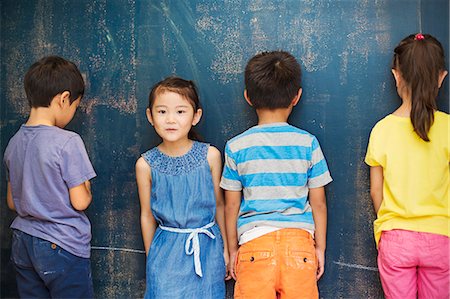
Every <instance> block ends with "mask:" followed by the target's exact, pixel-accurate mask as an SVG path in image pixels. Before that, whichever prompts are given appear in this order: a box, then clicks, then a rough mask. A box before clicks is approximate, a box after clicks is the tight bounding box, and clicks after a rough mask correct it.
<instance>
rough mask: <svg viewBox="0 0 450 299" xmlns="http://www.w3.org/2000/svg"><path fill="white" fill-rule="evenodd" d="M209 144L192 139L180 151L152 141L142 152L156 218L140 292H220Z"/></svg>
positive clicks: (218, 240) (222, 271) (185, 294)
mask: <svg viewBox="0 0 450 299" xmlns="http://www.w3.org/2000/svg"><path fill="white" fill-rule="evenodd" d="M208 147H209V145H208V144H206V143H201V142H197V141H194V143H193V145H192V148H191V149H190V150H189V152H188V153H186V154H185V155H183V156H180V157H170V156H167V155H165V154H163V153H162V152H160V151H159V150H158V148H156V147H155V148H153V149H151V150H149V151H147V152H146V153H144V154H142V157H143V158H144V159H145V160H146V161H147V163H149V165H150V167H151V171H152V190H151V208H152V213H153V216H154V217H155V219H156V222H157V223H158V224H159V227H158V228H157V229H156V232H155V235H154V237H153V241H152V244H151V246H150V251H149V254H148V256H147V267H146V283H147V286H146V292H145V298H158V299H159V298H170V299H177V298H183V299H188V298H196V299H197V298H202V299H204V298H206V299H207V298H214V299H216V298H217V299H223V298H225V281H224V278H225V262H224V259H223V240H222V237H221V234H220V230H219V227H218V226H217V224H215V223H214V218H215V211H216V199H215V195H214V187H213V182H212V176H211V171H210V168H209V164H208V161H207V159H206V155H207V152H208Z"/></svg>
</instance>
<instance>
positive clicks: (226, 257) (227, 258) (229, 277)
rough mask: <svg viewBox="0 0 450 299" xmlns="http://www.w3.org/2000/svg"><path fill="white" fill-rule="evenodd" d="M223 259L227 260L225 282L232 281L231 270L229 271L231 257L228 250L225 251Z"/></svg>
mask: <svg viewBox="0 0 450 299" xmlns="http://www.w3.org/2000/svg"><path fill="white" fill-rule="evenodd" d="M223 259H224V260H225V268H226V269H225V280H230V279H231V274H230V269H229V266H228V265H229V264H230V256H229V254H228V250H224V251H223Z"/></svg>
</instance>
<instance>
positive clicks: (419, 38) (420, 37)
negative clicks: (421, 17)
mask: <svg viewBox="0 0 450 299" xmlns="http://www.w3.org/2000/svg"><path fill="white" fill-rule="evenodd" d="M424 39H425V36H423V34H422V33H417V34H416V36H415V37H414V40H424Z"/></svg>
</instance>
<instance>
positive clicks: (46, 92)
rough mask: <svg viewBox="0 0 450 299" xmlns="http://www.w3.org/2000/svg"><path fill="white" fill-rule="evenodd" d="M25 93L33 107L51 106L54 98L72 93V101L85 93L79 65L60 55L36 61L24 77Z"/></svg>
mask: <svg viewBox="0 0 450 299" xmlns="http://www.w3.org/2000/svg"><path fill="white" fill-rule="evenodd" d="M24 86H25V93H26V94H27V98H28V103H29V104H30V106H31V107H34V108H37V107H49V106H50V103H51V102H52V100H53V98H54V97H55V96H56V95H58V94H60V93H62V92H64V91H68V92H69V93H70V103H72V102H73V101H75V100H76V99H78V98H80V97H83V95H84V80H83V77H82V76H81V73H80V71H79V70H78V68H77V66H76V65H75V64H74V63H73V62H70V61H68V60H65V59H64V58H61V57H58V56H47V57H44V58H42V59H40V60H39V61H37V62H35V63H34V64H33V65H31V67H30V68H29V69H28V71H27V73H26V74H25V78H24Z"/></svg>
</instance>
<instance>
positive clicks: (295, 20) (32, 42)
mask: <svg viewBox="0 0 450 299" xmlns="http://www.w3.org/2000/svg"><path fill="white" fill-rule="evenodd" d="M0 10H1V54H0V55H1V78H0V83H1V91H0V116H1V120H0V129H1V140H0V142H1V143H0V145H1V152H2V154H3V151H4V149H5V147H6V145H7V141H8V140H9V138H10V137H11V136H12V135H13V134H14V133H15V131H16V130H17V129H18V128H19V126H20V124H21V123H23V122H24V121H25V120H26V117H27V112H28V107H27V103H26V100H25V93H24V91H23V87H22V80H23V75H24V73H25V71H26V69H27V68H28V66H29V65H30V64H31V63H32V62H34V61H35V60H37V59H39V58H40V57H42V56H44V55H49V54H57V55H61V56H64V57H66V58H68V59H70V60H72V61H74V62H76V63H77V64H78V65H79V67H80V70H81V71H82V73H83V75H84V76H85V79H86V82H87V93H86V96H85V98H84V99H83V102H82V106H81V108H80V109H79V110H80V111H78V113H77V115H76V117H75V119H74V121H73V122H72V123H71V124H70V125H69V126H68V128H69V129H71V130H75V131H77V132H78V133H79V134H80V135H81V136H82V138H83V139H84V141H85V143H86V147H87V149H88V152H89V154H90V157H91V159H92V162H93V164H94V167H95V169H96V170H97V173H98V177H97V178H96V179H95V180H93V182H92V185H93V187H92V188H93V193H94V202H93V203H92V205H91V206H90V208H89V209H88V212H87V213H88V215H89V217H90V219H91V222H92V227H93V239H92V246H93V250H92V267H93V275H94V284H95V293H96V296H97V297H98V298H135V297H142V296H143V292H144V288H145V256H144V254H143V253H142V250H143V244H142V241H141V232H140V225H139V202H138V197H137V192H136V184H135V178H134V163H135V161H136V159H137V157H138V156H139V154H140V153H142V152H143V151H145V150H146V149H148V148H150V147H152V146H155V145H156V144H158V141H159V140H158V138H157V136H156V135H155V133H154V132H153V130H152V129H151V127H150V126H149V124H148V123H147V120H146V118H145V108H146V105H147V96H148V92H149V89H150V87H151V85H152V84H154V83H155V82H156V81H159V80H160V79H162V78H164V77H166V76H168V75H170V74H177V75H179V76H182V77H185V78H189V79H193V80H195V81H196V82H197V83H198V86H199V90H200V95H201V100H202V101H203V106H204V118H203V120H202V122H201V124H200V126H199V131H200V133H201V134H202V135H203V136H204V138H205V139H206V140H207V141H209V142H211V143H212V144H214V145H215V146H217V147H218V148H220V149H223V147H224V144H225V141H226V140H227V139H229V138H230V137H232V136H234V135H236V134H238V133H240V132H241V131H243V130H245V129H246V128H248V127H250V126H251V125H253V124H254V123H255V121H256V116H255V113H254V111H252V109H250V107H249V106H248V105H247V104H246V103H245V102H244V100H243V97H242V93H243V69H244V67H245V64H246V62H247V60H248V59H249V58H250V57H251V56H253V55H254V54H255V53H257V52H259V51H263V50H273V49H284V50H287V51H290V52H292V53H293V54H294V55H295V56H296V57H297V58H298V59H299V61H300V62H301V64H302V67H303V71H304V80H303V87H304V93H303V97H302V100H301V102H300V105H299V106H297V107H296V108H295V110H294V112H293V114H292V115H291V118H290V122H291V123H292V124H294V125H297V126H300V127H302V128H304V129H306V130H308V131H310V132H311V133H313V134H315V135H316V136H318V138H319V140H320V142H321V145H322V147H323V150H324V153H325V155H326V157H327V160H328V163H329V166H330V169H331V173H332V175H333V178H334V182H333V183H332V184H330V185H329V186H328V187H327V194H328V207H329V229H328V248H327V255H326V258H327V262H326V272H325V276H324V277H323V278H322V279H321V280H320V283H319V287H320V296H321V297H323V298H380V297H382V291H381V287H380V283H379V279H378V273H377V269H376V249H375V245H374V241H373V237H372V221H373V219H374V213H373V210H372V205H371V200H370V197H369V181H368V168H367V167H366V166H365V164H364V163H363V157H364V154H365V149H366V145H367V140H368V135H369V132H370V129H371V127H372V126H373V125H374V123H375V122H376V121H377V120H378V119H380V118H382V117H383V116H384V115H385V114H387V113H389V112H391V111H392V110H393V109H394V108H395V107H396V106H397V105H398V104H399V99H398V98H397V96H396V93H395V89H394V84H393V80H392V77H391V73H390V63H391V58H392V50H393V48H394V46H395V45H396V44H397V42H398V41H400V39H402V38H403V37H404V36H406V35H408V34H410V33H415V32H418V31H420V30H421V29H422V31H423V32H425V33H431V34H433V35H435V36H436V37H437V38H438V39H440V40H441V42H442V43H443V44H444V47H445V49H446V53H447V55H448V54H449V29H448V24H449V2H448V0H427V1H420V0H419V1H414V0H403V1H398V0H397V1H389V0H379V1H368V0H365V1H357V0H340V1H336V0H328V1H326V0H291V1H274V0H254V1H245V0H223V1H218V0H203V1H201V0H191V1H187V0H186V1H181V0H172V1H170V0H167V1H156V0H142V1H139V0H91V1H87V0H39V1H38V0H30V1H18V0H2V1H1V4H0ZM447 61H448V60H447ZM447 65H448V63H447ZM448 82H449V80H448V78H447V80H446V81H445V85H444V87H443V88H442V90H441V92H440V99H439V107H440V109H442V110H444V111H447V112H448V109H449V105H448V98H449V91H448V90H449V89H448V86H449V85H448ZM0 186H1V188H0V189H1V190H0V191H1V202H0V223H1V227H0V238H1V245H0V249H1V273H0V274H1V293H0V294H1V297H3V298H5V297H16V296H17V291H16V286H15V282H14V278H13V275H12V273H13V269H12V267H11V264H10V262H9V256H10V246H11V232H10V229H9V228H8V227H9V225H10V223H11V221H12V219H13V218H14V213H12V212H11V211H9V210H8V209H7V206H6V199H5V197H6V184H5V173H4V170H3V166H2V171H1V180H0ZM167 262H168V263H170V262H172V261H171V260H170V257H168V261H167ZM231 287H232V285H231V284H229V285H228V288H229V290H231ZM228 296H231V292H229V295H228Z"/></svg>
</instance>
